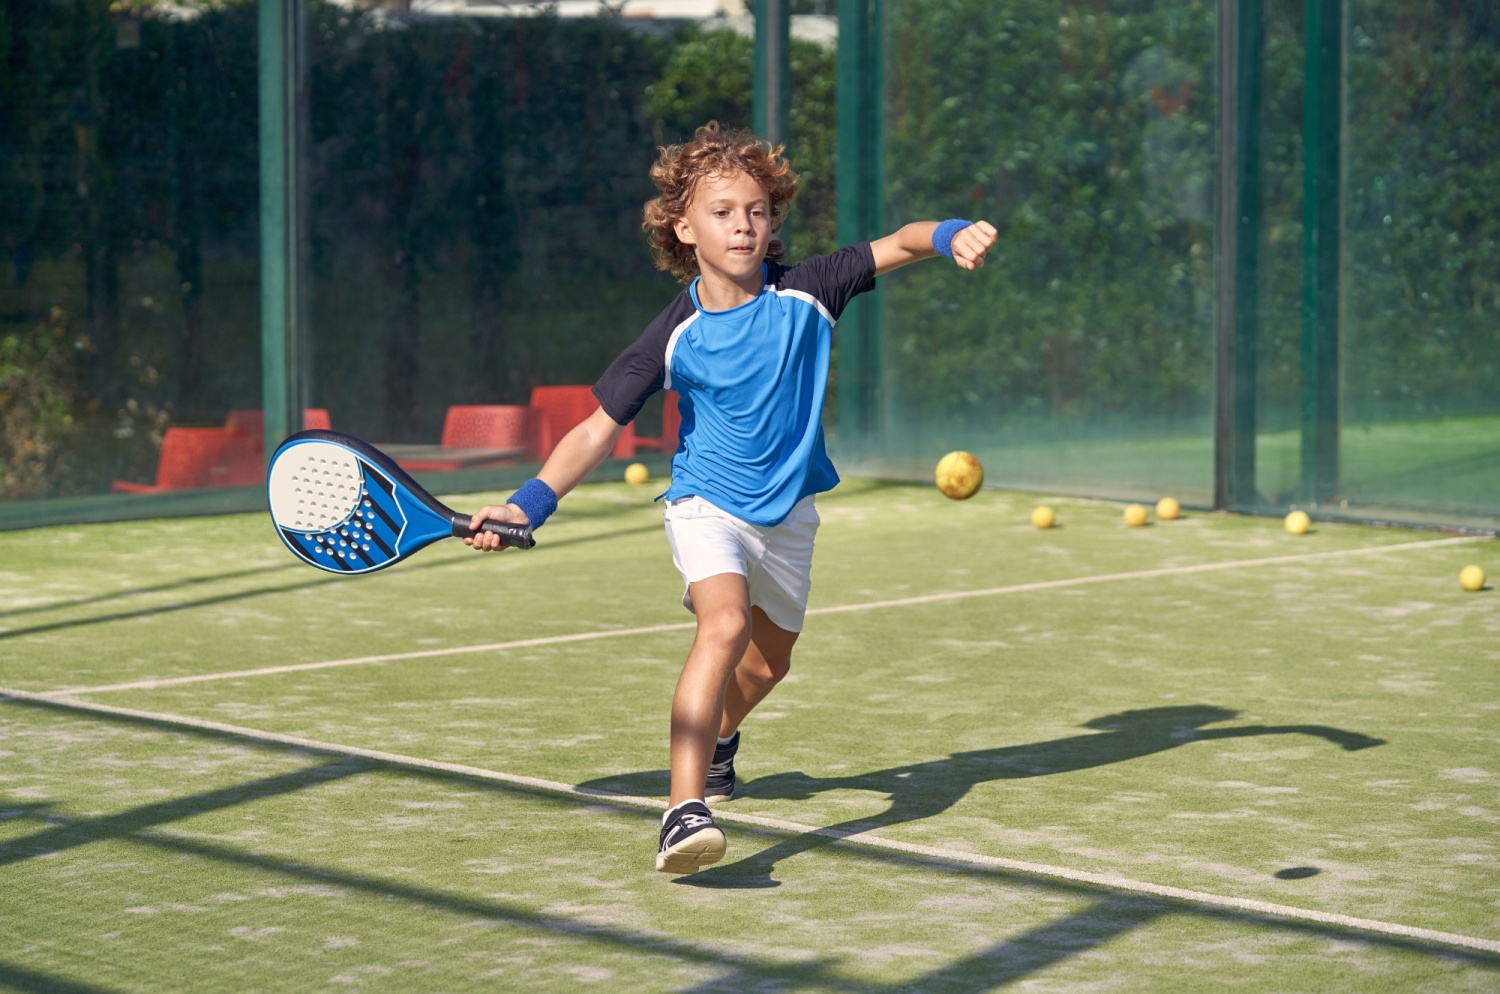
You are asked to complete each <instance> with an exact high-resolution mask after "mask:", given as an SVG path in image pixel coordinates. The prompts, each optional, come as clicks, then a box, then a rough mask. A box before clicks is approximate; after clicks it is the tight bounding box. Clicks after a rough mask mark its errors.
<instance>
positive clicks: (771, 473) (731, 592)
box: [465, 122, 996, 873]
mask: <svg viewBox="0 0 1500 994" xmlns="http://www.w3.org/2000/svg"><path fill="white" fill-rule="evenodd" d="M651 178H652V180H653V182H655V184H656V186H657V188H658V189H659V190H660V191H661V194H660V196H658V197H656V198H655V199H654V200H651V201H650V202H648V203H647V204H646V207H645V221H644V223H643V224H642V227H643V228H644V229H645V230H646V231H647V233H648V238H649V241H650V244H651V248H652V253H653V255H654V256H655V257H656V261H657V267H658V268H660V269H665V270H669V271H671V272H673V273H674V274H676V275H677V277H678V278H679V281H680V282H683V283H688V284H689V285H688V287H687V288H686V289H685V290H683V291H682V292H681V293H679V294H678V296H677V298H676V299H675V300H674V301H673V302H672V303H671V304H670V305H669V306H668V307H667V308H666V310H664V311H662V312H661V314H659V315H658V316H657V317H656V318H655V319H654V320H653V321H652V322H651V323H650V324H649V325H647V327H646V330H645V331H644V332H642V334H641V336H640V337H639V338H637V339H636V341H635V342H634V344H632V345H631V346H630V347H629V348H627V349H626V350H625V351H624V352H623V353H621V355H620V356H619V358H617V359H616V360H615V361H614V362H613V363H612V364H611V365H610V367H609V369H607V370H606V371H605V373H604V375H603V376H602V377H600V379H599V381H598V383H596V384H595V385H594V396H595V397H596V398H597V399H598V400H599V409H598V410H596V411H595V412H594V413H593V414H592V415H591V416H590V417H589V418H587V419H586V420H585V421H584V422H583V423H582V424H580V425H578V427H576V428H574V429H573V430H572V431H571V432H569V433H568V434H567V435H566V436H564V438H563V439H562V441H561V442H559V443H558V446H557V448H556V449H555V450H554V451H553V452H552V454H551V455H550V456H548V458H547V461H546V463H545V464H544V465H543V466H542V468H541V470H540V471H539V472H538V473H537V476H536V478H534V479H531V480H528V481H527V482H526V483H525V484H523V485H522V486H521V488H520V489H519V490H517V491H516V493H515V494H514V495H512V497H511V498H510V500H509V501H508V502H507V503H506V504H505V505H504V506H503V507H494V506H490V507H485V508H483V509H481V510H480V511H479V513H477V514H475V515H474V518H473V522H472V527H474V528H478V527H479V524H480V522H482V521H484V520H485V519H487V518H494V519H498V520H502V521H513V522H517V523H529V524H530V525H531V527H532V528H538V527H540V526H541V524H542V522H543V521H545V520H546V518H547V516H548V515H550V514H551V513H552V511H553V510H554V509H556V507H557V500H558V498H559V497H561V496H563V495H564V494H566V493H568V491H570V490H571V489H573V487H574V486H576V485H577V484H578V481H580V480H581V479H583V478H584V477H585V476H586V475H588V473H589V472H591V471H592V470H593V469H594V468H595V467H596V466H598V465H599V463H601V462H602V461H603V460H604V458H605V456H607V455H608V454H609V452H610V451H611V449H612V448H613V446H614V441H615V438H616V437H617V436H618V435H619V433H620V431H621V429H622V427H623V426H624V425H626V424H629V423H630V421H631V420H632V419H633V418H634V417H635V416H636V414H637V413H638V412H639V411H640V409H641V405H642V404H643V403H644V402H645V400H646V398H647V397H649V396H650V395H651V394H653V393H655V392H656V391H657V390H661V389H664V388H666V389H672V390H676V391H677V393H678V398H679V399H678V409H679V411H680V412H681V415H682V427H681V430H680V439H681V441H680V442H679V443H678V447H677V453H676V454H675V455H674V456H673V459H672V484H671V486H670V487H669V488H668V490H667V492H666V493H665V494H663V497H664V498H665V499H666V502H667V505H666V511H665V517H666V526H667V542H668V545H670V547H671V549H672V559H673V562H674V563H675V564H676V566H677V568H678V570H679V571H680V572H681V573H682V577H683V582H684V584H685V587H686V592H685V593H684V595H683V599H682V601H683V605H684V606H685V607H686V608H687V609H688V610H689V611H692V612H693V613H694V614H695V615H697V619H698V620H697V632H696V634H695V636H694V638H693V645H692V648H691V649H690V650H689V651H688V657H687V662H686V663H685V664H684V665H683V668H682V674H681V676H680V677H679V678H678V681H677V689H676V691H675V693H674V694H673V697H672V722H671V768H672V787H671V797H670V800H669V804H668V810H667V813H666V815H665V816H664V817H663V819H662V830H661V836H660V839H659V840H658V845H657V857H656V868H657V869H658V870H660V871H663V872H665V873H693V872H695V871H697V870H698V869H699V867H702V866H706V865H708V864H710V863H713V862H716V861H717V860H719V859H720V858H721V857H722V856H723V855H724V851H725V843H724V833H723V832H722V831H721V830H720V829H719V828H718V826H716V825H715V824H714V820H713V816H712V814H711V813H710V812H709V809H708V806H707V803H706V802H707V801H715V802H718V801H727V800H729V799H730V798H731V797H732V796H733V795H734V756H735V752H736V750H737V749H738V747H739V738H740V736H739V726H740V722H742V721H743V720H744V718H745V716H746V715H747V714H749V713H750V711H751V709H753V708H754V707H755V706H756V705H757V704H759V703H760V702H761V700H763V699H764V698H765V696H766V695H767V694H768V693H770V691H771V689H772V688H773V687H774V686H775V685H776V684H777V683H778V682H779V681H780V680H781V679H782V678H783V677H784V676H786V674H787V671H788V669H789V668H790V667H791V655H792V647H793V645H794V644H795V643H796V641H797V636H798V634H799V633H800V632H801V631H802V621H803V616H804V613H805V611H806V608H807V595H808V591H809V588H810V576H811V568H812V549H813V537H814V535H815V533H816V532H817V529H818V513H817V510H816V509H815V508H814V506H813V496H814V495H815V494H819V493H822V492H824V491H827V490H831V489H833V487H834V485H835V484H837V483H838V474H837V473H835V472H834V468H833V464H832V463H831V462H830V461H829V459H828V456H827V454H826V453H825V452H824V448H823V431H822V427H821V420H822V412H823V396H824V392H825V389H826V387H827V383H828V363H829V349H830V343H831V340H832V333H833V325H834V322H835V321H836V320H837V319H838V316H839V314H840V313H842V312H843V310H844V307H845V305H847V304H848V303H849V301H850V300H851V299H852V298H853V297H854V296H855V295H857V294H860V293H863V292H865V291H866V290H869V289H871V288H872V287H873V286H874V279H875V277H877V276H880V275H882V274H884V273H888V272H890V271H891V270H893V269H897V268H899V267H901V266H904V265H906V264H908V263H911V262H916V261H917V260H919V259H927V258H932V257H934V256H936V255H939V254H942V255H946V256H948V257H949V258H951V259H953V260H954V262H956V263H957V264H958V265H959V266H960V267H962V268H964V269H970V270H972V269H975V268H977V267H979V266H980V265H983V263H984V256H985V253H986V252H987V251H988V250H989V248H990V247H991V246H992V245H993V244H994V243H995V237H996V233H995V229H994V228H993V227H991V226H990V225H989V224H988V223H986V222H983V221H980V222H978V223H970V222H968V221H958V220H954V221H944V222H942V223H941V224H939V223H937V222H932V221H927V222H917V223H913V224H908V225H906V226H905V227H903V228H902V229H901V230H899V231H897V232H896V233H895V234H892V235H887V236H886V237H884V238H881V239H879V240H877V241H875V242H868V243H864V244H860V245H852V246H849V247H848V248H844V249H841V250H839V251H838V252H835V253H833V254H832V255H826V256H815V257H813V258H810V259H806V260H804V261H803V262H802V263H801V264H799V265H797V266H793V267H790V268H788V267H786V266H783V265H780V264H779V261H778V260H780V259H781V258H782V256H783V254H784V250H783V248H782V246H781V243H780V242H777V241H773V240H772V236H773V235H774V234H775V233H776V232H777V231H778V230H779V229H780V227H781V223H782V221H783V219H784V218H785V217H786V213H787V210H788V209H789V207H790V205H791V201H792V199H793V198H794V197H795V196H796V195H797V177H796V174H794V173H793V172H792V171H791V168H790V166H789V164H788V163H787V162H786V160H785V159H784V158H783V156H782V149H781V148H775V149H772V148H771V147H770V146H769V145H768V144H766V143H765V142H762V141H760V140H758V139H757V138H755V137H754V136H753V135H751V134H749V133H748V132H741V131H728V132H724V131H721V130H720V129H719V126H718V123H717V122H710V123H709V124H708V125H706V126H705V127H702V128H699V129H698V131H697V133H696V135H695V136H694V137H693V139H692V140H691V141H688V142H685V143H683V144H681V145H673V146H670V147H667V148H663V149H661V150H660V156H659V158H658V159H657V162H656V164H655V165H654V166H653V167H652V169H651ZM465 541H466V542H467V543H468V544H469V545H471V546H473V547H475V548H477V549H481V550H489V549H494V548H496V547H497V546H498V541H497V539H496V536H494V535H490V534H487V533H482V534H480V535H479V536H478V537H476V538H473V539H466V540H465Z"/></svg>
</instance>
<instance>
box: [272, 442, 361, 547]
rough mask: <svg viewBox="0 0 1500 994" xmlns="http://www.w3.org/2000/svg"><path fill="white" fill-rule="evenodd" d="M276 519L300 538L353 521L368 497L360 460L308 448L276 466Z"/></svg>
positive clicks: (320, 446)
mask: <svg viewBox="0 0 1500 994" xmlns="http://www.w3.org/2000/svg"><path fill="white" fill-rule="evenodd" d="M267 487H268V491H269V497H270V500H271V517H272V518H274V519H275V520H276V523H277V524H278V525H280V526H281V527H282V528H289V529H291V530H292V531H298V532H321V531H327V530H328V529H330V528H333V527H335V526H337V525H341V524H343V523H344V522H346V521H348V520H349V518H350V517H351V516H353V514H354V512H355V510H356V509H358V507H359V502H360V499H361V498H363V497H364V488H365V477H364V473H362V472H361V471H360V468H359V457H358V456H356V455H355V454H354V453H353V452H350V451H349V450H348V449H346V448H344V447H343V446H340V445H335V444H333V443H332V442H303V443H301V444H300V445H294V446H292V447H291V448H289V449H287V450H286V451H285V452H284V453H282V454H281V455H280V456H279V457H277V459H276V462H275V463H274V464H272V466H271V475H270V479H269V481H268V484H267Z"/></svg>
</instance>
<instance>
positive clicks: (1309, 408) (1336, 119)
mask: <svg viewBox="0 0 1500 994" xmlns="http://www.w3.org/2000/svg"><path fill="white" fill-rule="evenodd" d="M1304 10H1305V23H1306V37H1305V38H1304V44H1305V46H1306V60H1307V71H1306V76H1305V80H1304V83H1303V110H1302V169H1303V174H1302V176H1303V200H1302V481H1301V487H1300V491H1301V496H1302V499H1303V500H1305V501H1307V502H1309V503H1312V504H1319V503H1324V502H1327V501H1329V500H1331V499H1333V498H1334V497H1335V496H1336V495H1337V494H1338V491H1339V401H1340V398H1339V300H1340V293H1339V289H1340V288H1339V284H1340V261H1341V259H1340V257H1341V254H1342V253H1341V251H1340V250H1341V248H1342V242H1343V230H1342V222H1343V209H1342V208H1343V197H1342V189H1341V175H1340V167H1341V165H1342V163H1341V156H1342V148H1343V140H1342V139H1343V134H1342V132H1343V124H1344V119H1343V89H1344V73H1343V61H1344V60H1343V49H1344V24H1343V22H1344V17H1343V14H1344V11H1343V0H1307V3H1306V7H1305V8H1304Z"/></svg>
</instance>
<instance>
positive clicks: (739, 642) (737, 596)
mask: <svg viewBox="0 0 1500 994" xmlns="http://www.w3.org/2000/svg"><path fill="white" fill-rule="evenodd" d="M690 590H691V592H692V595H693V610H694V613H696V614H697V616H698V632H697V634H696V635H694V636H693V647H692V648H691V649H690V650H688V658H687V662H686V663H685V664H683V667H682V675H681V676H679V677H678V678H677V690H676V692H675V693H674V694H673V695H672V748H671V762H672V793H671V800H670V802H669V803H670V805H677V804H681V803H682V802H683V801H686V800H690V799H692V798H701V797H702V796H703V780H704V778H705V777H706V776H708V764H709V761H710V760H711V759H712V758H713V752H714V740H715V739H716V738H717V737H718V729H719V725H720V721H721V720H722V716H723V709H724V688H725V684H727V683H728V682H729V680H730V677H731V676H732V675H733V673H734V671H735V666H736V664H738V663H739V662H740V660H741V659H742V658H744V656H745V651H746V647H747V646H748V645H749V644H750V633H751V612H750V591H749V588H747V587H746V585H745V578H744V577H743V576H740V575H739V574H738V573H720V574H718V575H717V576H710V577H708V578H707V579H704V580H699V581H698V582H697V583H694V584H691V585H690ZM762 696H764V695H762Z"/></svg>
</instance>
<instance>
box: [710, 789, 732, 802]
mask: <svg viewBox="0 0 1500 994" xmlns="http://www.w3.org/2000/svg"><path fill="white" fill-rule="evenodd" d="M732 800H734V791H730V792H729V793H727V794H709V795H708V796H707V797H705V798H704V799H703V803H704V804H723V803H724V802H725V801H732Z"/></svg>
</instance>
